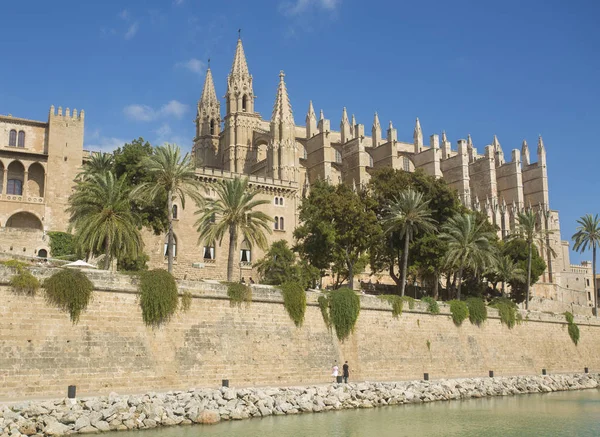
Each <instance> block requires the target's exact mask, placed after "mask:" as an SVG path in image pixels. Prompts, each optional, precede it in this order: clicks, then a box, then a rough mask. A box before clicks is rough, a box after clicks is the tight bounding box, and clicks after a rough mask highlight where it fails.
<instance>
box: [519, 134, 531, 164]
mask: <svg viewBox="0 0 600 437" xmlns="http://www.w3.org/2000/svg"><path fill="white" fill-rule="evenodd" d="M521 157H522V159H523V165H529V164H531V158H530V156H529V146H528V145H527V141H526V140H523V144H522V145H521Z"/></svg>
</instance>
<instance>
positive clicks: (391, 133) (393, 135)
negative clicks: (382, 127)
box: [387, 120, 398, 143]
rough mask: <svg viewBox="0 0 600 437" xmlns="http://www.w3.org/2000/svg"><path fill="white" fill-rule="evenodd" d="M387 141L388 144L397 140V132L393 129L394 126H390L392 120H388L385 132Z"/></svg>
mask: <svg viewBox="0 0 600 437" xmlns="http://www.w3.org/2000/svg"><path fill="white" fill-rule="evenodd" d="M387 140H388V142H389V143H391V142H393V141H397V140H398V132H396V129H394V125H393V124H392V120H390V125H389V127H388V130H387Z"/></svg>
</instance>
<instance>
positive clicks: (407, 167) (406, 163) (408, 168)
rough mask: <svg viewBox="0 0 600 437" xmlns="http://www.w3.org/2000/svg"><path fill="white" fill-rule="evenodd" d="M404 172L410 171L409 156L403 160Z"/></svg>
mask: <svg viewBox="0 0 600 437" xmlns="http://www.w3.org/2000/svg"><path fill="white" fill-rule="evenodd" d="M402 170H404V171H410V159H408V157H407V156H405V157H403V158H402Z"/></svg>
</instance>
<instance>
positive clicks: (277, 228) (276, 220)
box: [274, 217, 279, 231]
mask: <svg viewBox="0 0 600 437" xmlns="http://www.w3.org/2000/svg"><path fill="white" fill-rule="evenodd" d="M274 225H275V230H276V231H278V230H279V217H275V223H274Z"/></svg>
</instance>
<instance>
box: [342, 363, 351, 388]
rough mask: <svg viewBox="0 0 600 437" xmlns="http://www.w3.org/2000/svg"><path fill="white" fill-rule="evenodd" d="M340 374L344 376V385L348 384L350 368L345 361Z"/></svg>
mask: <svg viewBox="0 0 600 437" xmlns="http://www.w3.org/2000/svg"><path fill="white" fill-rule="evenodd" d="M342 372H343V373H342V374H343V376H344V384H348V378H349V377H350V367H349V366H348V361H346V362H345V363H344V365H343V366H342Z"/></svg>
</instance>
